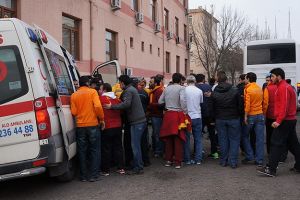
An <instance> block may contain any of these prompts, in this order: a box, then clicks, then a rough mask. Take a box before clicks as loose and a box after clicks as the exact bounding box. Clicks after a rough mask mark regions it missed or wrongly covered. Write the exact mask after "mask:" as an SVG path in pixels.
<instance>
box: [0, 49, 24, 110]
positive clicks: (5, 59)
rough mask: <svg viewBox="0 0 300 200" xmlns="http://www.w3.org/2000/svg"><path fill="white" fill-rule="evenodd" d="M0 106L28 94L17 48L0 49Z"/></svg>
mask: <svg viewBox="0 0 300 200" xmlns="http://www.w3.org/2000/svg"><path fill="white" fill-rule="evenodd" d="M0 91H1V95H0V104H3V103H6V102H9V101H11V100H14V99H16V98H19V97H21V96H23V95H25V94H26V93H27V92H28V85H27V81H26V76H25V71H24V67H23V63H22V59H21V56H20V52H19V49H18V47H17V46H5V47H0Z"/></svg>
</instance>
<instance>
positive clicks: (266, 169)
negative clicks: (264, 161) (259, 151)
mask: <svg viewBox="0 0 300 200" xmlns="http://www.w3.org/2000/svg"><path fill="white" fill-rule="evenodd" d="M257 172H258V173H260V174H263V175H265V176H268V177H275V176H276V172H272V171H271V170H270V168H269V167H263V168H261V169H257Z"/></svg>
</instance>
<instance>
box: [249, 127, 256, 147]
mask: <svg viewBox="0 0 300 200" xmlns="http://www.w3.org/2000/svg"><path fill="white" fill-rule="evenodd" d="M249 135H250V144H251V147H252V149H253V152H254V153H255V152H256V133H255V129H254V127H253V128H251V129H250V133H249Z"/></svg>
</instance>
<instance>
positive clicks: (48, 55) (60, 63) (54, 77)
mask: <svg viewBox="0 0 300 200" xmlns="http://www.w3.org/2000/svg"><path fill="white" fill-rule="evenodd" d="M34 26H35V29H36V32H37V35H38V38H39V45H40V48H41V51H42V54H43V57H44V59H45V62H46V65H47V69H48V73H49V76H50V79H51V82H52V84H53V86H52V87H53V89H54V90H55V91H56V92H55V96H56V107H57V112H58V116H59V120H60V124H61V128H62V135H63V140H64V144H65V149H66V153H67V155H68V157H69V159H71V158H72V157H74V156H75V154H76V126H75V123H74V118H73V116H72V114H71V107H70V98H71V94H72V93H73V92H74V86H73V81H72V78H71V76H70V72H69V69H68V66H67V63H66V61H65V58H64V54H63V52H62V50H61V48H60V45H59V43H58V42H57V41H56V40H55V39H54V38H53V37H52V36H51V35H49V34H48V33H47V32H46V31H44V30H42V29H41V28H39V27H38V26H36V25H34Z"/></svg>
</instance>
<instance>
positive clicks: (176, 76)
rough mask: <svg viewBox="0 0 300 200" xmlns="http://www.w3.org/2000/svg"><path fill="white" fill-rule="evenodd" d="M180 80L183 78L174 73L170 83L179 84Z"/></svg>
mask: <svg viewBox="0 0 300 200" xmlns="http://www.w3.org/2000/svg"><path fill="white" fill-rule="evenodd" d="M182 78H183V76H182V74H180V73H174V74H173V75H172V82H173V83H180V82H181V80H182Z"/></svg>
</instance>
